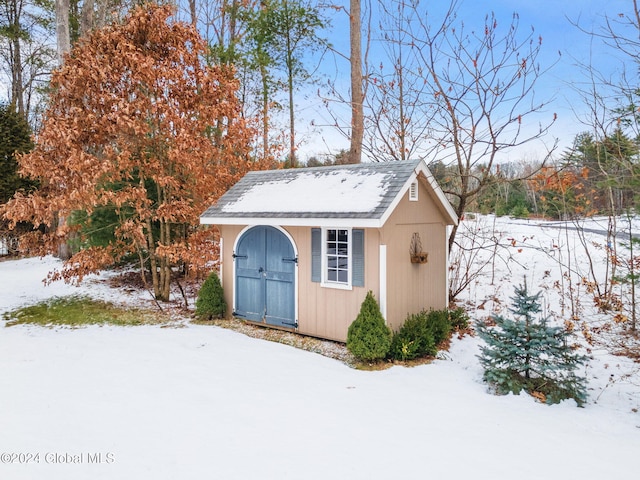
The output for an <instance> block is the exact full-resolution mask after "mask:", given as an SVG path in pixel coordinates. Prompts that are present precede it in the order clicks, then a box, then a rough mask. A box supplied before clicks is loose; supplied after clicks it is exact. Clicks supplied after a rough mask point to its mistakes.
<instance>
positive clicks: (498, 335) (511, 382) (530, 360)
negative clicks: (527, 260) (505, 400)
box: [477, 282, 586, 406]
mask: <svg viewBox="0 0 640 480" xmlns="http://www.w3.org/2000/svg"><path fill="white" fill-rule="evenodd" d="M514 291H515V295H514V297H512V301H513V303H512V308H510V309H509V311H510V312H511V313H512V314H513V315H514V316H516V317H517V318H516V319H515V320H511V319H508V318H504V317H502V316H495V317H493V320H494V321H495V324H496V325H495V327H490V326H487V325H486V324H484V323H479V324H478V325H477V332H478V335H479V336H480V338H482V339H483V340H484V341H485V342H486V343H487V345H486V346H483V347H481V348H480V351H481V354H480V355H479V358H480V364H481V365H482V367H483V368H484V380H485V381H486V382H488V383H489V384H491V385H493V386H494V387H495V389H496V392H497V393H499V394H507V393H509V392H513V393H515V394H518V393H520V391H521V390H523V389H524V390H526V391H528V392H529V393H532V394H533V393H535V394H536V396H538V397H543V398H544V399H545V400H546V402H547V403H557V402H559V401H561V400H564V399H568V398H573V399H575V401H576V402H577V403H578V405H580V406H581V405H582V404H584V402H585V401H586V385H585V379H584V378H582V377H579V376H578V375H576V370H577V369H578V368H579V367H580V366H581V365H582V364H583V363H584V361H585V360H586V358H585V357H584V356H582V355H579V354H578V353H577V352H575V351H574V350H573V348H572V347H571V345H569V337H570V333H569V332H567V331H566V330H565V329H564V328H562V327H554V326H551V325H549V324H548V322H547V319H546V318H543V317H540V315H539V314H540V312H541V305H540V295H541V292H538V293H537V294H535V295H530V294H529V293H528V291H527V284H526V282H525V284H524V286H522V285H521V286H518V287H516V288H515V289H514Z"/></svg>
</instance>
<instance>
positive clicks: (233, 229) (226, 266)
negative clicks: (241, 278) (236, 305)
mask: <svg viewBox="0 0 640 480" xmlns="http://www.w3.org/2000/svg"><path fill="white" fill-rule="evenodd" d="M218 228H219V230H220V237H221V238H223V239H224V242H223V250H224V251H223V252H222V288H223V290H224V299H225V301H226V302H227V317H230V316H231V314H232V313H233V286H234V282H233V256H232V255H233V247H234V246H235V243H236V239H237V237H238V234H239V233H240V232H241V231H242V229H243V228H244V226H242V225H240V226H237V225H222V226H220V227H218Z"/></svg>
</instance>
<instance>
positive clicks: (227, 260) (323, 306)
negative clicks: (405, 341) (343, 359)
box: [220, 225, 380, 342]
mask: <svg viewBox="0 0 640 480" xmlns="http://www.w3.org/2000/svg"><path fill="white" fill-rule="evenodd" d="M244 228H245V226H235V225H223V226H221V227H220V232H221V237H222V238H223V239H224V252H223V259H222V261H223V270H222V272H223V279H222V280H223V287H224V295H225V300H226V301H227V304H228V305H229V309H228V315H231V313H232V312H233V287H234V278H233V257H232V254H233V247H234V245H235V243H236V240H237V237H238V235H239V234H240V232H241V231H242V230H243V229H244ZM311 228H312V227H286V228H284V229H285V230H286V231H287V232H288V233H289V235H291V237H292V238H293V240H294V242H295V248H296V249H297V252H298V291H297V294H298V325H299V326H298V332H300V333H303V334H305V335H311V336H315V337H321V338H327V339H331V340H338V341H341V342H344V341H346V339H347V330H348V329H349V325H351V322H352V321H353V320H355V318H356V316H357V315H358V312H359V311H360V305H361V304H362V301H363V300H364V297H365V296H366V294H367V291H369V290H372V291H373V293H374V295H376V298H379V286H378V282H379V275H380V274H379V248H378V245H379V243H378V242H379V233H378V231H377V230H375V229H366V230H365V286H364V287H354V288H353V290H339V289H335V288H326V287H321V286H320V283H315V282H312V281H311Z"/></svg>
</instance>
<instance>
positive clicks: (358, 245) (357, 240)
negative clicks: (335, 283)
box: [351, 229, 364, 287]
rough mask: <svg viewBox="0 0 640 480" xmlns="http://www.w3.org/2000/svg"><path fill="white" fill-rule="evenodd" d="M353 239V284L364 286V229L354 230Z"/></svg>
mask: <svg viewBox="0 0 640 480" xmlns="http://www.w3.org/2000/svg"><path fill="white" fill-rule="evenodd" d="M351 234H352V236H353V238H352V239H351V248H352V254H351V266H352V268H353V273H352V275H351V284H352V285H353V286H354V287H364V230H356V229H354V230H352V232H351Z"/></svg>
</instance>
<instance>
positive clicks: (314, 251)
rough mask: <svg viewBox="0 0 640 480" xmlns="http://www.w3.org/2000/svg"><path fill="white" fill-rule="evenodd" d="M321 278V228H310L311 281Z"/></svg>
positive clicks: (317, 280)
mask: <svg viewBox="0 0 640 480" xmlns="http://www.w3.org/2000/svg"><path fill="white" fill-rule="evenodd" d="M321 279H322V230H320V229H319V228H312V229H311V281H312V282H320V281H321Z"/></svg>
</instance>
